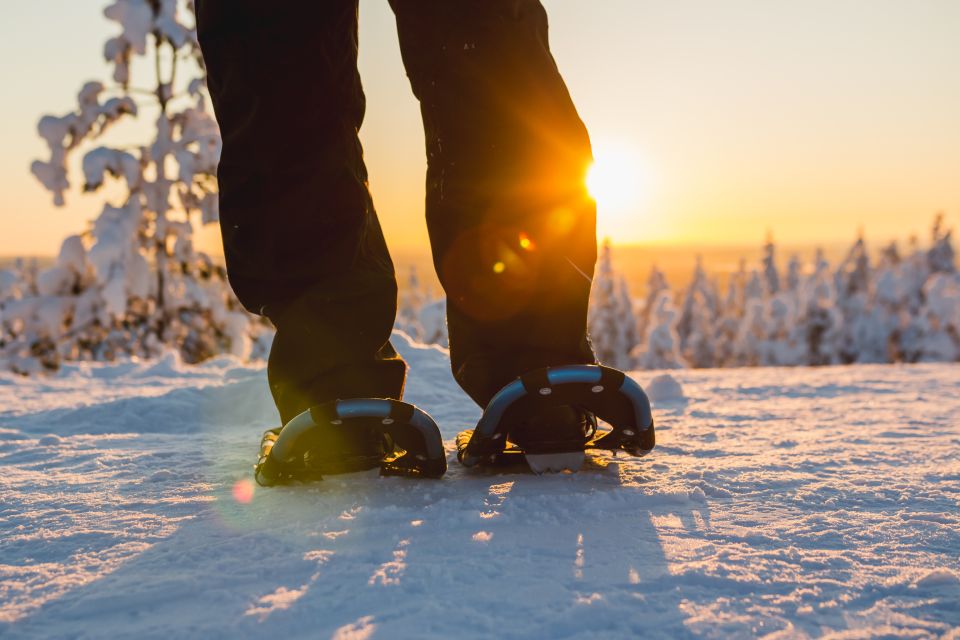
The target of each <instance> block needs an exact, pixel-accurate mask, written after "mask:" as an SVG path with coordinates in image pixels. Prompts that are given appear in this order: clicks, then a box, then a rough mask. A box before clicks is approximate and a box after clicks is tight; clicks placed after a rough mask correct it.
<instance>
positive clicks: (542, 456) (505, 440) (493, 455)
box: [457, 365, 656, 474]
mask: <svg viewBox="0 0 960 640" xmlns="http://www.w3.org/2000/svg"><path fill="white" fill-rule="evenodd" d="M598 418H599V419H600V420H603V421H604V422H606V423H607V424H609V425H610V426H611V430H610V431H608V432H605V433H602V434H599V435H597V419H598ZM655 443H656V440H655V436H654V427H653V416H652V414H651V411H650V401H649V400H648V399H647V395H646V394H645V393H644V392H643V389H641V388H640V385H638V384H637V383H636V382H634V381H633V380H632V379H631V378H629V377H627V376H626V374H624V373H623V372H622V371H618V370H616V369H611V368H610V367H604V366H598V365H568V366H560V367H547V368H544V369H537V370H535V371H531V372H529V373H526V374H524V375H522V376H520V377H519V378H517V379H516V380H514V381H513V382H511V383H510V384H508V385H507V386H505V387H504V388H503V389H501V390H500V391H499V392H498V393H497V394H496V395H495V396H494V397H493V399H492V400H490V402H489V404H487V407H486V409H485V410H484V412H483V416H482V417H481V418H480V422H478V423H477V426H476V428H475V429H472V430H468V431H464V432H462V433H460V435H459V436H458V437H457V459H458V460H459V461H460V462H461V464H463V465H464V466H467V467H473V466H476V465H494V466H501V465H510V464H513V463H515V462H517V461H518V460H520V459H522V460H523V461H525V462H526V463H527V465H528V466H529V467H530V469H531V470H532V471H533V472H534V473H538V474H539V473H543V472H545V471H564V470H566V471H577V470H578V469H579V468H580V465H581V464H582V462H583V457H584V453H583V452H584V450H585V449H608V450H612V451H618V450H623V451H626V452H627V453H629V454H630V455H634V456H644V455H646V454H648V453H649V452H650V451H651V450H652V449H653V448H654V446H655Z"/></svg>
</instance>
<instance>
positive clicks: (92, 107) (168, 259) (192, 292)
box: [0, 0, 269, 373]
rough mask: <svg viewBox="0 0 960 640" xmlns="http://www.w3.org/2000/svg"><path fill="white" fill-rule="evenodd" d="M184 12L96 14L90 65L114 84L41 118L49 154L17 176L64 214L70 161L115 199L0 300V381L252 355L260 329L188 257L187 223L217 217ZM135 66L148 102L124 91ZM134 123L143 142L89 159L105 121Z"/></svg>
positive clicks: (185, 8) (212, 267) (218, 276)
mask: <svg viewBox="0 0 960 640" xmlns="http://www.w3.org/2000/svg"><path fill="white" fill-rule="evenodd" d="M191 13H192V5H191V4H190V3H189V2H184V3H182V4H181V3H180V2H178V1H177V0H115V1H114V2H113V3H112V4H110V5H109V6H108V7H107V8H106V9H105V10H104V15H105V16H106V17H107V18H108V19H110V20H113V21H115V22H117V23H118V24H119V26H120V33H119V34H118V35H117V36H116V37H113V38H110V39H109V40H108V41H107V42H106V44H105V46H104V50H103V52H104V56H105V58H106V59H107V61H108V62H110V63H112V64H113V67H114V73H113V80H114V82H115V83H116V84H113V85H108V84H105V83H103V82H98V81H94V82H87V83H86V84H84V85H83V87H82V88H81V90H80V92H79V94H78V97H77V103H78V104H77V108H76V109H75V110H74V111H71V112H70V113H67V114H65V115H62V116H49V115H48V116H44V117H43V118H41V120H40V123H39V125H38V132H39V134H40V136H41V137H42V138H43V139H44V140H45V141H46V143H47V146H48V148H49V151H50V155H49V158H48V159H46V160H37V161H35V162H34V163H33V165H32V166H31V170H32V172H33V174H34V175H35V176H36V178H37V179H38V180H39V181H40V182H41V183H42V184H43V185H44V186H45V187H46V188H47V189H48V190H49V191H50V192H51V193H52V194H53V199H54V203H55V204H57V205H58V206H62V205H63V204H64V203H65V199H66V194H67V192H68V190H69V189H70V186H71V178H70V170H69V166H70V163H71V159H72V157H73V156H74V155H76V154H82V161H81V167H82V173H83V176H84V185H83V188H84V191H86V192H97V191H100V190H102V189H103V188H104V186H105V185H106V184H107V183H108V181H115V182H117V183H118V186H119V187H120V188H121V189H122V194H123V195H122V197H121V198H120V199H119V200H116V201H114V202H111V201H107V202H106V203H105V204H104V206H103V210H102V212H101V213H100V215H99V217H98V218H97V219H96V220H95V221H94V222H93V224H92V225H91V227H90V228H89V229H88V230H86V231H84V232H83V233H81V234H79V235H76V236H71V237H69V238H67V239H66V240H65V241H64V243H63V246H62V247H61V251H60V254H59V256H58V258H57V261H56V263H55V264H54V265H53V266H52V267H50V268H49V269H46V270H44V271H42V272H40V273H39V274H37V275H36V277H35V279H34V282H32V283H31V282H30V279H29V278H27V277H20V278H17V289H18V292H17V295H16V296H8V297H5V298H3V299H0V305H2V308H3V311H2V314H3V320H2V322H0V368H12V369H14V370H17V371H21V372H25V373H28V372H32V371H35V370H38V369H39V368H41V367H45V368H54V367H56V366H57V364H58V363H59V362H60V360H61V359H64V358H65V359H95V360H104V359H113V358H116V357H119V356H153V355H156V354H157V353H159V351H160V350H162V349H163V348H166V347H174V348H175V349H177V350H178V351H179V353H180V354H181V356H182V357H183V358H184V359H185V360H186V361H188V362H194V361H199V360H202V359H204V358H207V357H209V356H212V355H214V354H217V353H222V352H230V353H233V354H235V355H238V356H241V357H248V356H259V355H262V352H263V350H264V346H265V345H264V343H263V341H261V340H260V338H261V337H264V336H266V335H268V334H269V331H268V329H267V328H266V326H265V325H264V324H263V323H262V321H260V320H258V319H256V318H255V317H254V316H251V315H250V314H247V313H246V312H245V311H244V310H243V309H242V308H241V307H240V305H239V303H238V302H237V301H236V299H235V297H234V296H233V294H232V292H231V290H230V288H229V285H228V284H227V281H226V276H225V272H224V270H223V268H222V267H220V266H219V265H216V264H215V263H214V262H213V261H212V260H211V259H210V258H209V256H207V255H205V254H203V253H200V252H198V251H196V250H195V249H194V246H193V238H192V235H193V225H194V223H195V222H200V223H213V222H216V221H217V218H218V194H217V189H216V177H215V176H216V167H217V162H218V160H219V155H220V135H219V130H218V128H217V125H216V122H215V121H214V119H213V117H212V116H211V114H210V112H209V110H208V108H207V104H206V97H205V95H204V87H205V78H204V72H203V61H202V58H201V56H200V50H199V47H198V45H197V42H196V35H195V32H194V29H193V27H192V25H189V24H187V23H186V22H184V20H183V15H184V14H191ZM138 58H143V59H145V60H146V59H149V60H150V61H151V62H152V63H153V64H152V67H153V69H154V70H155V77H154V79H153V87H152V88H150V89H146V88H143V87H136V86H134V85H133V78H132V71H131V69H132V67H133V66H134V65H133V62H134V60H136V59H138ZM148 112H150V113H153V114H155V120H152V123H153V129H152V138H153V139H152V140H151V141H149V142H147V143H146V144H132V145H128V146H122V147H117V146H94V144H95V143H96V142H97V141H99V140H102V139H103V136H104V134H105V133H107V132H108V131H110V130H111V129H113V128H115V125H116V124H117V123H118V122H121V121H123V120H133V119H137V118H146V117H147V116H146V115H145V114H146V113H148ZM152 117H153V116H151V118H152ZM114 191H116V189H114ZM3 279H6V280H9V279H10V276H4V277H3Z"/></svg>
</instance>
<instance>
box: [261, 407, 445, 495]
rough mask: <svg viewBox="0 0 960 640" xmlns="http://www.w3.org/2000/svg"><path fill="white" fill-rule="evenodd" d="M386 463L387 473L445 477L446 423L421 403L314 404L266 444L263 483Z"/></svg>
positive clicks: (270, 436) (383, 468)
mask: <svg viewBox="0 0 960 640" xmlns="http://www.w3.org/2000/svg"><path fill="white" fill-rule="evenodd" d="M378 466H379V467H380V474H381V475H399V476H409V477H422V478H439V477H441V476H442V475H443V474H444V473H446V470H447V460H446V453H445V451H444V448H443V439H442V437H441V436H440V429H439V428H438V427H437V424H436V423H435V422H434V420H433V418H431V417H430V416H429V415H427V413H426V412H424V411H422V410H421V409H418V408H417V407H415V406H413V405H411V404H407V403H406V402H400V401H398V400H388V399H382V398H356V399H350V400H336V401H333V402H328V403H326V404H322V405H318V406H315V407H311V408H310V409H308V410H307V411H304V412H303V413H301V414H300V415H298V416H297V417H295V418H293V419H292V420H291V421H290V422H288V423H287V424H286V425H284V426H283V428H282V429H279V430H271V431H267V432H266V433H265V434H264V436H263V440H262V441H261V444H260V459H259V462H258V463H257V466H256V480H257V482H258V483H259V484H261V485H263V486H273V485H278V484H286V483H289V482H293V481H303V482H309V481H313V480H320V479H322V478H323V476H324V475H330V474H338V473H350V472H355V471H364V470H368V469H374V468H376V467H378Z"/></svg>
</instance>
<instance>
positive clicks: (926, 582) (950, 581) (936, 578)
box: [914, 567, 960, 589]
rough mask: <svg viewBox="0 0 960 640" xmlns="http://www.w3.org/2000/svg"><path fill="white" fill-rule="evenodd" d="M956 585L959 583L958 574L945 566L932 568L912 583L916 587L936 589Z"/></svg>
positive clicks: (959, 577) (959, 576)
mask: <svg viewBox="0 0 960 640" xmlns="http://www.w3.org/2000/svg"><path fill="white" fill-rule="evenodd" d="M956 585H960V575H958V574H957V572H956V571H954V570H953V569H948V568H947V567H939V568H937V569H932V570H930V571H928V572H927V573H925V574H924V575H923V577H921V578H920V579H919V580H917V581H916V582H915V583H914V586H915V587H916V588H918V589H930V588H934V589H936V588H940V587H949V586H956Z"/></svg>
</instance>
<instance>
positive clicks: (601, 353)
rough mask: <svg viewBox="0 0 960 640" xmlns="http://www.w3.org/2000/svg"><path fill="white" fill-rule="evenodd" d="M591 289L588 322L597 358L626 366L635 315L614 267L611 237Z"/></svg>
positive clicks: (632, 341)
mask: <svg viewBox="0 0 960 640" xmlns="http://www.w3.org/2000/svg"><path fill="white" fill-rule="evenodd" d="M595 274H596V275H595V276H594V279H593V288H592V290H591V300H590V313H589V316H588V326H589V333H590V341H591V342H592V344H593V350H594V353H595V354H596V356H597V359H598V360H599V361H600V362H602V363H604V364H607V365H610V366H612V367H616V368H618V369H629V368H630V367H631V365H632V364H633V363H632V360H631V359H630V352H631V351H632V349H633V348H634V347H635V346H636V322H637V321H636V318H635V317H634V314H633V303H632V302H631V300H630V295H629V292H628V291H627V290H626V283H625V282H624V281H623V280H622V278H620V277H619V276H618V275H617V274H616V273H615V272H614V270H613V256H612V251H611V248H610V241H609V240H607V241H605V242H604V243H603V247H602V249H601V252H600V259H599V260H598V262H597V268H596V272H595Z"/></svg>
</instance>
